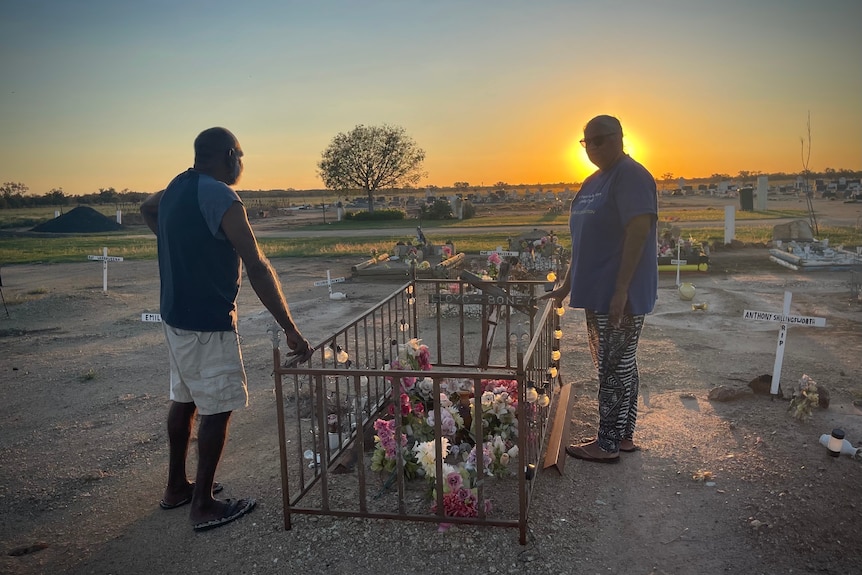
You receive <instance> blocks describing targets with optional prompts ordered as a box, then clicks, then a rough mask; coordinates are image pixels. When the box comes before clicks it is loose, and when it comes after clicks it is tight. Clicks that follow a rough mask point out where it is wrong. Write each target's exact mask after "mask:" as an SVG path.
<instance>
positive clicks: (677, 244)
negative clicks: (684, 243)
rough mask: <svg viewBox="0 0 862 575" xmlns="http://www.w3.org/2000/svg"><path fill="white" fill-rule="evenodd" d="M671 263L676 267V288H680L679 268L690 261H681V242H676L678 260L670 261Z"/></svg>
mask: <svg viewBox="0 0 862 575" xmlns="http://www.w3.org/2000/svg"><path fill="white" fill-rule="evenodd" d="M670 263H672V264H674V265H676V287H679V266H684V265H685V264H687V263H688V260H681V259H679V240H677V242H676V259H675V260H670Z"/></svg>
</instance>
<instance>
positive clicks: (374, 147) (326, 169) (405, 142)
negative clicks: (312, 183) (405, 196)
mask: <svg viewBox="0 0 862 575" xmlns="http://www.w3.org/2000/svg"><path fill="white" fill-rule="evenodd" d="M424 160H425V151H424V150H423V149H422V148H420V147H419V146H418V145H417V144H416V142H415V141H413V139H412V138H411V137H410V136H408V135H407V132H405V131H404V128H401V127H397V126H388V125H383V126H363V125H362V124H360V125H358V126H356V127H355V128H353V130H351V131H350V132H347V133H346V134H345V133H340V134H338V135H337V136H335V137H334V138H333V139H332V142H330V144H329V146H328V147H327V148H326V149H325V150H324V151H323V154H322V157H321V160H320V162H319V163H318V164H317V167H318V168H319V170H318V175H319V176H320V179H321V180H323V185H325V186H326V187H327V188H328V189H331V190H349V189H357V188H358V189H362V190H365V192H366V193H367V194H368V210H369V211H374V192H375V191H377V190H380V189H386V188H398V187H404V186H406V185H409V184H415V183H416V182H418V181H419V180H420V179H421V178H422V177H423V176H424V175H425V173H424V172H422V162H423V161H424Z"/></svg>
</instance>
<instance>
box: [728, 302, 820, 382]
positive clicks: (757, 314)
mask: <svg viewBox="0 0 862 575" xmlns="http://www.w3.org/2000/svg"><path fill="white" fill-rule="evenodd" d="M792 298H793V294H792V293H791V292H789V291H786V292H784V308H783V310H782V312H781V313H780V314H779V313H773V312H770V311H753V310H749V309H747V310H743V312H742V317H743V319H747V320H752V321H773V322H780V323H781V327H780V328H779V329H778V344H777V345H776V348H775V364H774V365H773V367H772V388H771V389H770V390H769V391H770V393H771V394H772V395H773V396H775V395H778V384H779V382H780V381H781V364H782V362H783V361H784V348H785V347H786V345H785V344H786V343H787V328H788V327H789V325H802V326H809V327H826V318H823V317H810V316H801V315H790V301H791V299H792Z"/></svg>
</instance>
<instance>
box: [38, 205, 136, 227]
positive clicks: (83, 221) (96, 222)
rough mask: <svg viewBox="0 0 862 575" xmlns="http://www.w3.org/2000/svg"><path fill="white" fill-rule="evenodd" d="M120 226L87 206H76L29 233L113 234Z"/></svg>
mask: <svg viewBox="0 0 862 575" xmlns="http://www.w3.org/2000/svg"><path fill="white" fill-rule="evenodd" d="M122 227H123V226H122V225H120V224H118V223H117V222H116V221H114V220H112V219H111V218H108V217H106V216H103V215H102V214H100V213H99V212H97V211H96V210H94V209H93V208H91V207H89V206H78V207H77V208H75V209H73V210H71V211H69V212H68V213H65V214H63V215H61V216H58V217H56V218H54V219H53V220H48V221H47V222H45V223H42V224H39V225H38V226H36V227H34V228H33V229H32V230H31V231H34V232H48V233H53V234H69V233H90V232H113V231H115V230H119V229H122Z"/></svg>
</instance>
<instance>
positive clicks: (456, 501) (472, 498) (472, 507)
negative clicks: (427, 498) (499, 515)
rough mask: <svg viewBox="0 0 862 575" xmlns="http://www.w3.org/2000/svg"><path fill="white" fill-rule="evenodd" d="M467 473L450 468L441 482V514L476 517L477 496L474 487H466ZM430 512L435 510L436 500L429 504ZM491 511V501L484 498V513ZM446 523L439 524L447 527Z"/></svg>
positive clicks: (468, 479)
mask: <svg viewBox="0 0 862 575" xmlns="http://www.w3.org/2000/svg"><path fill="white" fill-rule="evenodd" d="M469 482H470V477H469V474H468V473H467V472H466V471H465V470H463V469H462V470H460V471H458V470H452V471H450V472H449V473H447V474H446V477H445V481H444V482H443V514H444V515H446V516H447V517H476V516H478V515H479V497H478V495H477V493H476V491H477V489H476V488H475V487H473V488H470V487H468V485H469ZM431 512H432V513H436V512H437V501H436V498H435V501H434V503H433V504H432V505H431ZM490 512H491V501H489V500H487V499H486V500H485V513H490ZM448 527H449V525H448V524H443V525H441V529H447V528H448Z"/></svg>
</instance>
